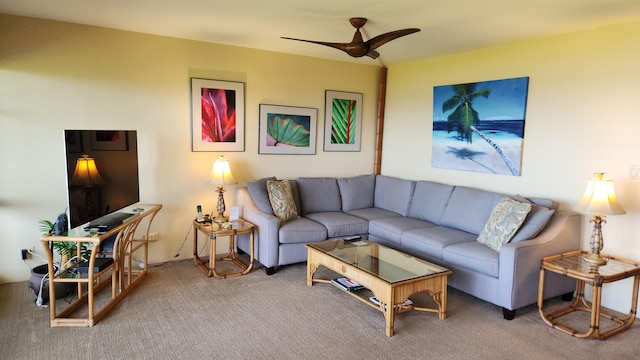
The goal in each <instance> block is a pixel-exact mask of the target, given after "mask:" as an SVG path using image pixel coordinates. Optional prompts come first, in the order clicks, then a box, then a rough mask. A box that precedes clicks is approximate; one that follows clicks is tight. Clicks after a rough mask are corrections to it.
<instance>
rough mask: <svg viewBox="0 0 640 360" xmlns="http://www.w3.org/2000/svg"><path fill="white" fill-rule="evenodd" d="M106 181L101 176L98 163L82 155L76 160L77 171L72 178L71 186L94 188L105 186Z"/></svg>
mask: <svg viewBox="0 0 640 360" xmlns="http://www.w3.org/2000/svg"><path fill="white" fill-rule="evenodd" d="M104 183H105V181H104V179H103V178H102V176H100V173H99V172H98V168H97V167H96V161H95V160H94V158H92V157H89V155H82V157H81V158H79V159H78V160H76V169H75V171H74V172H73V176H72V177H71V185H80V186H93V185H100V184H104Z"/></svg>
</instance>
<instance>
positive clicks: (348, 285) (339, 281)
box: [331, 277, 364, 291]
mask: <svg viewBox="0 0 640 360" xmlns="http://www.w3.org/2000/svg"><path fill="white" fill-rule="evenodd" d="M331 282H333V283H334V284H336V285H337V286H338V287H340V288H341V289H342V290H344V291H356V290H360V289H364V286H362V285H360V284H358V283H357V282H355V281H353V280H351V279H349V278H348V277H339V278H335V279H333V280H331Z"/></svg>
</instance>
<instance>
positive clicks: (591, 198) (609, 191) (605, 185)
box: [576, 173, 625, 215]
mask: <svg viewBox="0 0 640 360" xmlns="http://www.w3.org/2000/svg"><path fill="white" fill-rule="evenodd" d="M604 175H605V174H604V173H595V174H594V176H593V177H591V178H589V181H588V182H587V188H586V189H585V191H584V195H582V200H580V203H579V204H578V206H577V207H576V210H577V211H580V212H584V213H589V214H603V215H620V214H625V211H624V209H623V208H622V206H620V204H619V203H618V198H617V197H616V192H615V191H614V189H613V180H611V179H608V178H605V177H604Z"/></svg>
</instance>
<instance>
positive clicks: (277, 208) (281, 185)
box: [267, 180, 299, 223]
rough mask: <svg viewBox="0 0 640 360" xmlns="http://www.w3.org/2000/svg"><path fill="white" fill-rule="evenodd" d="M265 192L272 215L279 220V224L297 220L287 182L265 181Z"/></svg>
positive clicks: (289, 185) (294, 204)
mask: <svg viewBox="0 0 640 360" xmlns="http://www.w3.org/2000/svg"><path fill="white" fill-rule="evenodd" d="M267 191H268V192H269V200H270V201H271V207H272V208H273V214H274V215H275V216H277V217H278V219H280V222H281V223H284V222H286V221H289V220H291V219H297V218H299V216H298V209H297V208H296V203H295V201H294V200H293V192H292V191H291V184H289V181H287V180H267Z"/></svg>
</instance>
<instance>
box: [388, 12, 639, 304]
mask: <svg viewBox="0 0 640 360" xmlns="http://www.w3.org/2000/svg"><path fill="white" fill-rule="evenodd" d="M638 34H640V21H635V22H631V23H625V24H620V25H617V26H609V27H604V28H597V29H592V30H589V31H583V32H578V33H572V34H566V35H560V36H553V37H547V38H542V39H537V40H531V41H523V42H518V43H513V44H508V45H504V46H498V47H493V48H487V49H482V50H478V51H471V52H466V53H460V54H455V55H451V56H443V57H438V58H432V59H425V60H421V61H416V62H411V63H405V64H401V65H396V66H391V67H390V68H389V77H388V87H387V108H386V116H385V129H384V144H383V158H382V164H383V166H382V173H383V174H392V175H395V176H399V177H404V178H410V179H428V180H434V181H439V182H444V183H450V184H460V185H468V186H474V187H480V188H484V189H489V190H496V191H502V192H506V193H513V194H516V193H518V194H522V195H525V196H545V197H550V198H553V199H556V200H557V201H559V202H560V206H561V208H564V209H572V208H573V207H574V206H575V205H576V204H577V203H578V201H579V200H580V197H581V195H582V192H583V191H584V188H585V185H586V181H587V178H589V177H590V176H591V175H592V173H594V172H597V171H598V172H600V171H603V172H606V173H607V174H608V175H609V177H611V178H613V179H614V181H615V187H616V192H617V194H618V199H619V201H620V203H621V204H622V206H623V207H624V208H625V210H626V211H627V214H626V215H617V216H609V217H608V218H607V224H605V225H604V230H603V232H604V241H605V247H604V252H605V253H608V254H611V255H614V256H619V257H625V258H629V259H632V260H634V261H639V262H640V236H638V233H640V221H638V220H639V219H640V218H639V215H640V202H639V200H640V181H638V180H632V179H631V178H630V172H629V167H630V165H632V164H640V142H639V141H638V139H637V136H638V134H640V115H638V110H637V108H638V99H637V97H638V96H637V93H638V90H637V88H638V79H640V65H638V64H639V62H638V59H640V42H638V38H637V35H638ZM523 76H528V77H529V95H528V103H527V111H526V123H525V138H524V145H523V158H522V164H523V166H522V176H520V177H513V176H504V175H492V174H485V173H476V172H467V171H456V170H446V169H438V168H432V167H431V145H432V143H431V127H432V116H433V87H434V86H439V85H447V84H458V83H468V82H477V81H485V80H497V79H505V78H514V77H523ZM589 218H590V215H586V216H584V220H583V223H584V230H583V236H582V243H583V246H582V248H583V249H585V250H586V249H588V241H589V238H590V234H591V229H592V227H593V226H592V224H589V223H588V219H589ZM631 286H632V282H631V281H629V280H627V281H625V282H622V283H616V284H613V285H605V291H604V300H603V303H604V304H605V306H610V307H613V308H616V309H618V310H620V311H623V312H628V310H629V306H630V299H631ZM608 289H610V290H608Z"/></svg>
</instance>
